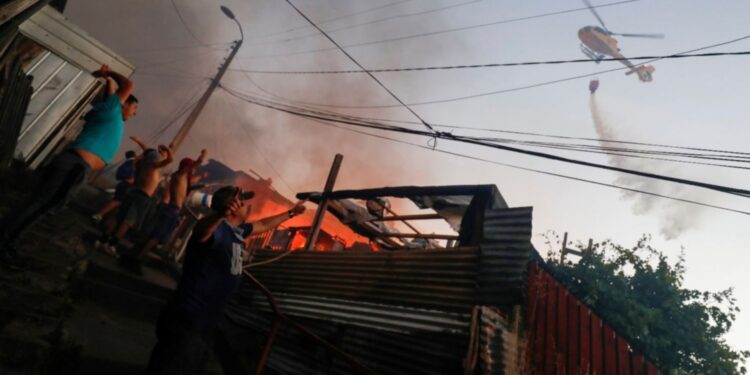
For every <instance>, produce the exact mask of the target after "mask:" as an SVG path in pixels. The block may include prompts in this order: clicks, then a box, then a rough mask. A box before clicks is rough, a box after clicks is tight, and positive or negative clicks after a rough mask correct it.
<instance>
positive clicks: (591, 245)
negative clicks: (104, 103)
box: [560, 232, 594, 264]
mask: <svg viewBox="0 0 750 375" xmlns="http://www.w3.org/2000/svg"><path fill="white" fill-rule="evenodd" d="M593 249H594V240H593V239H591V238H589V246H588V248H587V249H586V250H584V251H580V250H575V249H571V248H568V232H565V235H564V236H563V243H562V248H561V249H560V264H564V263H565V256H566V255H568V254H573V255H576V256H579V257H582V256H583V254H584V253H587V252H588V253H590V252H591V250H593Z"/></svg>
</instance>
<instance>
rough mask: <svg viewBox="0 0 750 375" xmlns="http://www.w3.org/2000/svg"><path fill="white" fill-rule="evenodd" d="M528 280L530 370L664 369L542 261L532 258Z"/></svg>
mask: <svg viewBox="0 0 750 375" xmlns="http://www.w3.org/2000/svg"><path fill="white" fill-rule="evenodd" d="M528 282H529V293H528V296H529V299H528V309H527V311H526V313H527V328H528V336H527V337H528V342H527V347H526V364H527V371H526V373H530V374H607V375H613V374H618V375H631V374H632V375H641V374H644V375H645V374H648V375H654V374H659V373H660V372H659V370H658V369H657V367H656V366H655V365H654V364H653V363H652V362H651V361H648V360H647V359H645V358H644V356H643V355H642V354H641V353H639V352H638V351H636V350H634V349H633V348H632V346H631V345H630V343H628V342H627V341H626V340H625V338H623V337H622V336H620V335H618V334H617V333H615V331H614V330H613V329H612V328H611V327H610V326H609V325H607V324H606V323H605V322H603V321H602V319H601V318H599V317H598V316H597V315H596V314H595V313H594V312H592V311H591V309H589V308H588V307H587V306H586V305H584V304H583V303H582V302H581V301H579V300H578V299H577V298H576V297H575V296H573V295H572V294H571V293H570V291H569V290H568V289H567V288H566V287H565V286H563V285H562V284H561V283H560V282H559V281H557V280H556V279H555V278H554V277H552V275H550V274H549V273H548V272H547V271H546V270H544V269H542V268H540V267H539V265H538V264H537V263H536V262H531V265H530V267H529V278H528Z"/></svg>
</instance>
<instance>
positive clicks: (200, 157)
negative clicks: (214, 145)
mask: <svg viewBox="0 0 750 375" xmlns="http://www.w3.org/2000/svg"><path fill="white" fill-rule="evenodd" d="M207 154H208V151H206V149H205V148H204V149H203V150H201V154H200V155H198V158H197V159H195V166H196V167H197V166H199V165H201V164H203V162H204V161H205V160H206V155H207Z"/></svg>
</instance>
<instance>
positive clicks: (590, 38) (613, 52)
mask: <svg viewBox="0 0 750 375" xmlns="http://www.w3.org/2000/svg"><path fill="white" fill-rule="evenodd" d="M583 2H584V4H586V7H588V8H589V10H590V11H591V13H593V14H594V17H596V19H597V21H599V25H601V27H600V26H584V27H582V28H581V29H579V30H578V39H580V40H581V51H582V52H583V54H584V55H586V56H588V57H589V58H591V59H592V60H594V61H595V62H596V63H597V64H598V63H599V62H601V61H602V59H604V58H605V57H606V56H610V57H613V58H615V59H618V60H619V61H620V62H621V63H623V65H625V66H627V67H628V68H629V69H630V70H629V71H628V72H627V73H625V74H626V75H630V74H633V73H635V74H636V75H637V76H638V79H640V80H641V81H642V82H651V81H652V80H653V73H654V70H656V69H655V68H654V67H653V66H651V65H638V66H636V65H633V63H632V62H630V60H628V59H627V58H626V57H625V56H623V55H622V54H621V53H620V48H619V47H617V40H616V39H615V38H613V36H614V35H618V36H624V37H636V38H657V39H661V38H664V34H627V33H614V32H612V31H609V29H607V26H605V25H604V21H603V20H602V18H601V17H600V16H599V14H598V13H597V12H596V10H595V9H594V7H593V6H591V3H590V2H589V1H588V0H583ZM592 92H593V90H592Z"/></svg>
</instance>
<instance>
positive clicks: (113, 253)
mask: <svg viewBox="0 0 750 375" xmlns="http://www.w3.org/2000/svg"><path fill="white" fill-rule="evenodd" d="M104 251H105V252H106V253H107V254H109V255H111V256H113V257H115V258H119V257H120V254H119V253H118V252H117V246H115V245H109V244H107V245H104Z"/></svg>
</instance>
